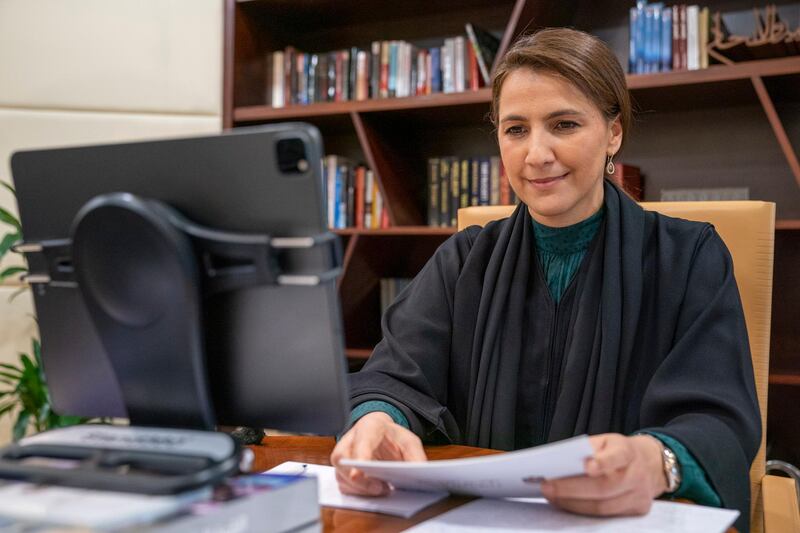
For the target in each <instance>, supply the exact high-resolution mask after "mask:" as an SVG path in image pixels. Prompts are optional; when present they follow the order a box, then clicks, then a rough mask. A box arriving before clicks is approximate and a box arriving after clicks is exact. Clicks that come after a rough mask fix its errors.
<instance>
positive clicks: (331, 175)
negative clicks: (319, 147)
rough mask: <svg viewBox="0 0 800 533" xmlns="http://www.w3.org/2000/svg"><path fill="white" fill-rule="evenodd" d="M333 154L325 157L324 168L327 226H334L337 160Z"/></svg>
mask: <svg viewBox="0 0 800 533" xmlns="http://www.w3.org/2000/svg"><path fill="white" fill-rule="evenodd" d="M337 159H338V158H337V157H336V156H335V155H329V156H327V157H326V158H325V160H326V163H327V164H326V169H327V172H326V173H325V174H326V176H325V183H326V184H327V186H328V198H327V200H328V227H330V228H335V227H336V168H337V167H338V161H337Z"/></svg>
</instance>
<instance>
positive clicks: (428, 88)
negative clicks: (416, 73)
mask: <svg viewBox="0 0 800 533" xmlns="http://www.w3.org/2000/svg"><path fill="white" fill-rule="evenodd" d="M432 92H433V56H432V54H431V52H430V50H427V51H426V52H425V93H424V94H431V93H432Z"/></svg>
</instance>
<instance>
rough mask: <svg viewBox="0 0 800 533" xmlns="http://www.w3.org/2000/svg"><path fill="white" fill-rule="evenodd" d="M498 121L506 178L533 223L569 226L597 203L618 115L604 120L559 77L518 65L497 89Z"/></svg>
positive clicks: (615, 146)
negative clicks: (498, 96)
mask: <svg viewBox="0 0 800 533" xmlns="http://www.w3.org/2000/svg"><path fill="white" fill-rule="evenodd" d="M498 120H499V123H498V130H497V135H498V140H499V143H500V155H501V156H502V158H503V165H504V166H505V169H506V174H507V176H508V180H509V182H510V183H511V187H512V188H513V189H514V192H515V193H516V194H517V196H518V197H519V198H520V200H521V201H522V202H524V203H525V204H526V205H527V206H528V210H529V211H530V213H531V216H532V217H533V218H534V219H535V220H536V221H537V222H540V223H542V224H545V225H547V226H551V227H563V226H569V225H570V224H575V223H577V222H580V221H581V220H584V219H586V218H588V217H589V216H591V215H592V214H594V213H595V212H596V211H597V210H598V209H599V208H600V206H601V204H602V203H603V170H604V168H605V164H606V155H608V154H615V153H616V152H617V150H619V147H620V143H621V142H622V126H621V125H620V122H619V119H616V120H614V121H613V122H609V121H608V120H607V119H606V118H605V117H604V116H603V114H602V113H601V111H600V110H599V109H598V108H597V106H595V104H594V103H593V102H592V101H591V100H589V99H588V98H587V97H586V96H585V95H584V94H583V93H582V92H581V91H580V90H579V89H578V88H576V87H575V86H573V85H572V84H571V83H570V82H568V81H566V80H564V79H563V78H560V77H557V76H554V75H551V74H545V73H539V72H535V71H533V70H531V69H526V68H519V69H516V70H513V71H512V72H510V73H509V74H508V76H507V77H506V79H505V82H504V83H503V86H502V88H501V90H500V98H499V105H498Z"/></svg>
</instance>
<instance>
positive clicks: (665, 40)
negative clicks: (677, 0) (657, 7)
mask: <svg viewBox="0 0 800 533" xmlns="http://www.w3.org/2000/svg"><path fill="white" fill-rule="evenodd" d="M669 70H672V9H669V8H664V9H662V10H661V71H662V72H666V71H669Z"/></svg>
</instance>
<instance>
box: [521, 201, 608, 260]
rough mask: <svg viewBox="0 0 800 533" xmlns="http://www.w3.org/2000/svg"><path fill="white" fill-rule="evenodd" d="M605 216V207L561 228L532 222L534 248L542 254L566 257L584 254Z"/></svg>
mask: <svg viewBox="0 0 800 533" xmlns="http://www.w3.org/2000/svg"><path fill="white" fill-rule="evenodd" d="M604 215H605V206H601V207H600V209H599V210H598V211H597V212H596V213H595V214H593V215H592V216H590V217H589V218H587V219H586V220H581V221H580V222H578V223H577V224H572V225H571V226H565V227H563V228H551V227H550V226H545V225H544V224H540V223H539V222H536V221H535V220H533V219H531V220H532V221H533V234H534V236H535V237H536V247H537V249H538V250H540V251H542V252H547V253H551V254H558V255H562V254H563V255H567V254H574V253H578V252H584V251H586V249H587V248H589V244H590V243H591V242H592V239H594V236H595V235H596V234H597V230H598V229H599V228H600V224H601V223H602V222H603V217H604Z"/></svg>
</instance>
